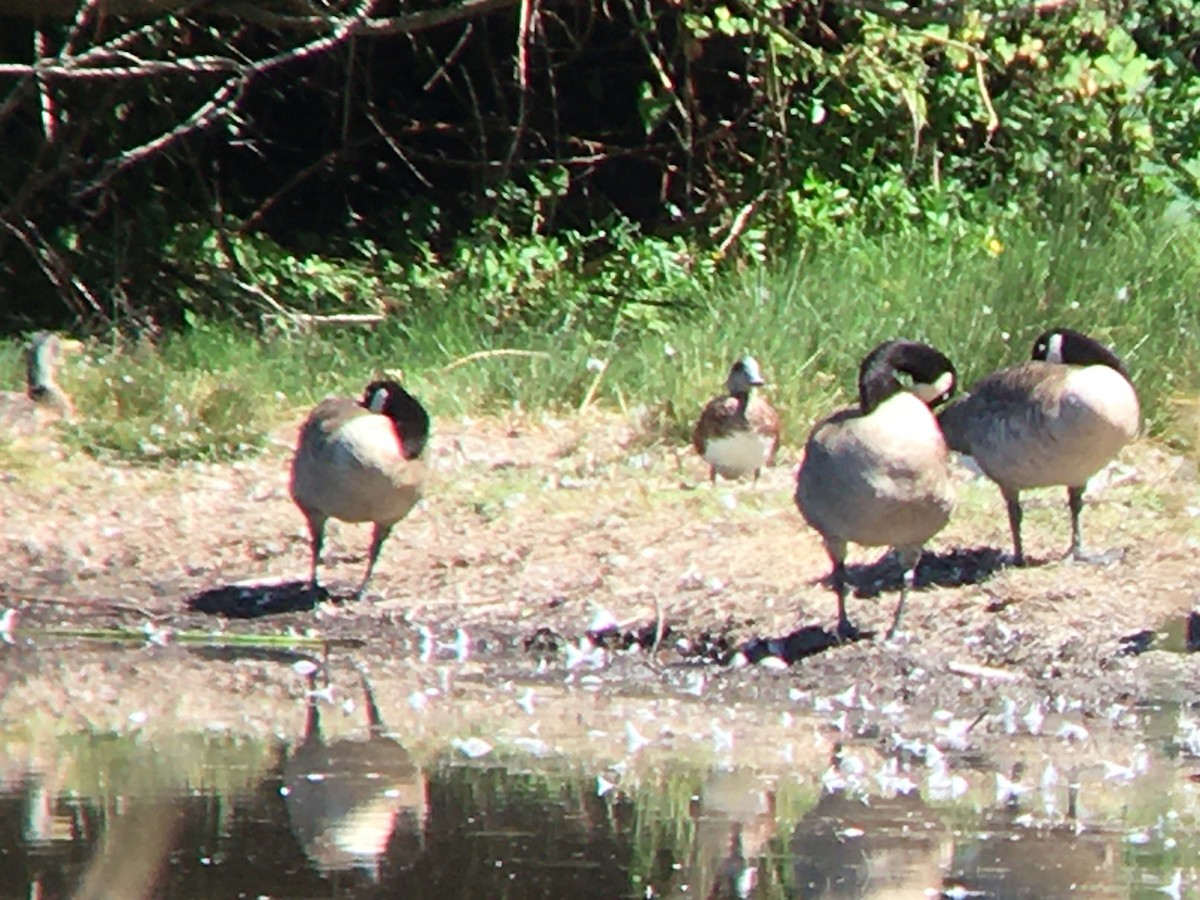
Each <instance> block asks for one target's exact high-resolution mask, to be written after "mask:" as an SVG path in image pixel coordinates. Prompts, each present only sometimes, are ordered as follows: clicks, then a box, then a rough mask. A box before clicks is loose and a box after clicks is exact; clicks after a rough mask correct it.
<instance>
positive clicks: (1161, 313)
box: [0, 207, 1200, 461]
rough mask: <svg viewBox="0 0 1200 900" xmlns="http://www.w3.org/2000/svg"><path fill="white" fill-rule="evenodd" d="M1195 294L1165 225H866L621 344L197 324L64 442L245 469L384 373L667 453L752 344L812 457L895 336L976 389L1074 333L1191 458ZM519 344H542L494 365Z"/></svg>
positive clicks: (447, 330)
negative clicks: (611, 418) (864, 361)
mask: <svg viewBox="0 0 1200 900" xmlns="http://www.w3.org/2000/svg"><path fill="white" fill-rule="evenodd" d="M992 236H994V237H995V238H996V240H998V241H999V243H998V244H997V243H994V242H991V241H990V238H991V237H992ZM1197 284H1200V226H1197V225H1191V224H1188V223H1172V222H1168V221H1167V220H1166V219H1164V218H1163V217H1161V216H1158V215H1155V214H1151V213H1145V214H1143V215H1140V216H1133V215H1129V214H1122V213H1119V212H1114V213H1100V212H1096V211H1092V210H1089V209H1087V208H1086V207H1082V208H1079V209H1066V210H1064V212H1063V215H1062V217H1061V218H1059V219H1058V220H1055V221H1050V220H1044V219H1043V220H1038V221H1032V222H1023V223H1011V224H1005V223H1003V222H1001V223H997V224H995V225H993V226H991V227H989V228H988V229H984V228H981V227H976V226H970V225H965V224H964V225H961V226H956V227H954V226H952V227H950V228H948V229H947V230H946V232H945V234H943V235H942V236H940V237H930V236H928V235H927V234H925V233H920V232H916V231H908V232H904V233H902V234H896V235H891V236H884V237H870V238H868V237H862V236H855V235H854V234H853V233H848V234H847V235H845V236H844V238H843V239H841V240H840V241H839V242H838V243H827V244H822V245H819V246H808V247H805V248H803V249H801V250H798V251H796V252H794V253H792V254H790V255H787V256H785V257H782V258H780V259H777V260H773V261H771V262H770V263H768V264H762V265H753V266H748V267H747V268H746V269H745V270H744V271H741V272H734V271H731V272H729V273H727V274H724V275H722V276H719V277H718V279H717V282H716V284H715V285H708V284H705V283H701V282H699V281H698V282H697V284H696V285H695V286H694V295H692V296H687V297H680V296H678V295H675V296H673V297H672V298H670V299H671V300H672V304H673V305H672V306H669V307H664V308H663V310H660V311H658V312H656V313H655V314H654V315H653V316H648V315H647V311H646V308H645V307H638V308H637V310H636V315H637V318H636V320H635V319H633V318H630V319H625V320H622V321H619V322H618V324H617V327H616V328H615V329H614V332H613V334H612V335H610V336H608V337H606V338H604V339H598V338H597V337H595V336H594V334H592V333H590V332H589V331H587V330H585V329H584V326H576V329H577V330H572V327H571V326H562V327H559V328H558V330H557V331H554V332H547V331H540V330H537V329H534V328H530V327H528V326H526V327H525V328H523V329H522V328H518V327H517V326H509V327H507V328H500V329H497V328H496V327H494V326H493V325H485V324H484V323H483V322H482V320H481V319H480V315H479V309H478V302H477V298H476V297H474V296H472V297H467V296H457V295H454V294H451V295H449V296H445V297H442V298H440V299H439V301H438V302H437V303H431V304H430V305H428V308H426V309H425V310H424V312H423V313H420V314H414V315H408V316H403V317H402V316H395V317H393V318H391V319H389V320H388V321H387V322H385V323H384V324H383V325H381V326H379V327H377V328H375V329H373V330H370V331H366V330H354V331H350V330H342V331H336V332H328V331H327V332H322V333H319V334H302V335H292V336H286V335H281V336H273V337H270V338H264V337H260V336H259V335H257V334H255V333H253V332H251V331H249V330H247V329H244V328H238V327H236V326H234V325H220V324H213V323H206V322H199V323H195V324H194V325H193V327H192V328H191V329H189V330H188V331H186V332H185V333H183V334H180V335H174V336H168V337H167V338H165V339H164V340H163V341H162V342H161V344H160V345H159V346H158V347H156V348H154V349H149V348H133V349H130V348H128V347H125V348H117V347H116V346H115V345H114V346H111V347H105V346H93V347H92V348H91V349H90V350H89V352H88V353H87V354H84V358H82V359H81V358H79V357H75V358H73V359H71V360H69V361H68V363H67V367H66V372H65V373H64V375H63V379H62V380H63V382H64V384H65V386H66V387H67V389H68V390H69V391H70V392H71V393H72V394H73V396H74V397H75V401H76V407H77V409H78V410H79V412H80V417H79V420H78V421H77V422H76V423H74V424H72V425H70V426H67V427H66V428H65V434H66V436H67V439H68V440H69V442H70V443H71V444H72V445H74V446H75V447H77V448H79V449H82V450H85V451H87V452H89V453H93V454H96V455H100V456H105V455H111V456H117V457H122V458H131V459H136V460H142V461H156V460H186V459H221V458H229V457H233V456H238V455H242V454H246V453H252V452H254V451H255V450H257V449H258V448H260V447H261V446H263V444H264V442H265V441H266V439H267V435H268V433H269V432H270V430H271V429H272V428H274V427H276V426H277V425H279V424H281V423H283V422H285V421H290V420H294V419H295V417H296V415H297V413H298V411H299V410H301V409H302V408H304V407H305V406H307V405H309V404H311V403H313V402H315V401H316V400H317V399H319V398H320V397H322V396H324V395H326V394H328V393H331V392H342V393H351V394H358V393H359V392H360V391H361V390H362V388H363V386H364V385H365V383H366V382H367V381H368V380H369V379H370V378H372V377H374V376H376V375H377V374H379V373H382V372H384V371H387V370H401V371H402V372H403V373H404V380H405V383H406V385H407V386H409V387H410V389H411V390H412V391H413V392H414V393H415V394H417V395H418V396H419V397H421V398H422V399H423V400H424V401H425V402H426V404H427V405H428V406H429V407H430V409H431V411H432V412H433V414H434V416H435V428H436V418H437V417H447V416H456V415H462V414H470V415H481V414H494V413H502V412H506V411H509V410H511V409H522V410H528V411H548V412H552V413H554V414H558V415H562V414H567V413H569V412H571V411H574V410H577V409H578V408H579V407H580V406H581V405H584V404H596V405H599V406H601V407H606V408H615V409H621V410H624V411H626V412H628V413H630V414H631V415H632V414H635V413H636V415H637V418H638V420H639V421H641V422H642V423H643V424H644V427H645V428H646V431H647V434H646V439H647V440H648V441H657V440H666V441H671V442H683V441H685V440H686V438H687V435H688V431H689V429H690V426H691V423H692V420H693V419H694V416H695V414H696V412H697V410H698V408H699V407H700V405H701V404H702V403H703V402H704V401H705V400H706V399H707V398H708V397H710V396H712V395H713V394H714V393H715V392H716V391H718V390H719V389H721V386H722V384H723V381H724V377H725V374H726V371H727V367H728V365H729V363H730V361H731V360H732V358H733V357H734V356H735V355H737V354H740V353H742V352H745V351H747V350H748V351H750V352H753V353H754V354H755V355H756V356H757V357H758V359H759V361H760V363H761V364H762V365H763V367H764V370H765V374H766V376H767V378H768V380H769V382H770V383H771V388H770V396H771V398H772V400H773V401H774V402H775V404H776V405H777V406H778V407H779V408H780V410H781V413H782V415H783V417H784V422H785V440H786V441H787V442H789V443H791V444H793V445H796V444H799V443H801V442H802V441H803V439H804V436H805V434H806V432H807V430H808V428H809V426H810V425H811V423H812V422H813V421H814V419H816V418H817V417H819V416H821V415H823V414H825V413H826V412H828V411H829V410H830V409H831V408H833V407H835V406H839V405H843V404H846V403H849V402H852V400H853V398H854V396H855V394H856V385H855V378H856V375H857V367H858V363H859V360H860V359H861V357H862V356H863V354H864V353H865V352H866V351H867V350H869V349H870V348H871V347H872V346H874V345H875V344H876V343H877V342H879V341H882V340H885V339H887V338H892V337H908V338H916V339H923V340H928V341H930V342H932V343H934V344H935V345H937V346H938V347H940V348H941V349H942V350H944V351H945V352H947V353H948V354H949V355H950V356H951V358H952V359H953V360H954V361H955V362H956V365H957V366H958V369H959V373H960V379H961V383H962V386H964V387H967V386H969V385H970V384H971V382H972V381H973V380H974V379H976V378H978V377H979V376H981V375H983V374H985V373H986V372H988V371H990V370H991V369H993V368H995V367H997V366H1000V365H1004V364H1009V363H1013V362H1016V361H1019V360H1022V359H1026V358H1028V355H1029V351H1030V347H1031V345H1032V342H1033V339H1034V337H1035V336H1036V335H1037V334H1038V333H1040V332H1041V331H1043V330H1044V329H1046V328H1048V327H1051V326H1053V325H1059V324H1061V325H1067V326H1071V327H1075V328H1078V329H1080V330H1084V331H1087V332H1089V333H1091V334H1093V335H1094V336H1096V337H1098V338H1100V339H1101V340H1104V341H1106V342H1108V343H1110V344H1111V345H1112V346H1113V347H1114V348H1115V349H1116V350H1117V352H1118V353H1119V354H1120V355H1121V356H1122V357H1123V358H1124V359H1125V361H1126V363H1127V365H1128V367H1129V369H1130V372H1131V374H1132V376H1133V379H1134V381H1135V383H1136V385H1137V387H1138V390H1139V393H1140V395H1141V397H1142V402H1143V409H1144V413H1145V417H1146V420H1147V424H1148V426H1149V430H1150V432H1151V433H1153V434H1156V435H1158V436H1162V437H1166V438H1168V439H1170V440H1172V441H1174V442H1177V443H1179V444H1189V443H1192V442H1194V441H1195V440H1196V434H1197V431H1196V419H1197V414H1196V407H1195V404H1194V397H1195V394H1196V391H1197V389H1198V388H1200V352H1198V348H1200V304H1198V303H1197V302H1196V301H1195V298H1194V290H1195V285H1197ZM568 318H569V317H568ZM560 321H561V319H560ZM507 350H520V351H527V352H524V353H521V354H509V353H497V352H496V351H507ZM604 364H606V365H607V368H603V365H604ZM21 377H22V370H21V366H20V351H19V346H18V344H17V343H15V342H13V343H9V344H7V345H3V346H0V379H2V380H3V382H6V384H4V386H6V387H7V386H11V387H12V388H15V389H19V387H20V380H21Z"/></svg>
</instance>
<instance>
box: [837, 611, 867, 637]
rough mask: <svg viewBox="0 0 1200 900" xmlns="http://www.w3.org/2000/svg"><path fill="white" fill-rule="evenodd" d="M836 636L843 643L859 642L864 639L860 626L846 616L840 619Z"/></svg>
mask: <svg viewBox="0 0 1200 900" xmlns="http://www.w3.org/2000/svg"><path fill="white" fill-rule="evenodd" d="M836 634H837V639H838V640H839V641H841V642H842V643H849V642H850V641H857V640H859V639H860V638H861V637H862V632H861V631H859V630H858V626H857V625H855V624H854V623H853V622H851V621H850V620H849V619H848V618H846V617H845V616H842V617H841V618H839V619H838V623H837V631H836Z"/></svg>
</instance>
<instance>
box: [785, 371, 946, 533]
mask: <svg viewBox="0 0 1200 900" xmlns="http://www.w3.org/2000/svg"><path fill="white" fill-rule="evenodd" d="M834 419H835V420H836V419H837V417H836V416H835V417H834ZM824 428H826V426H818V428H817V429H816V430H815V431H814V432H813V438H812V439H810V441H809V444H808V448H807V450H806V454H805V460H804V462H803V464H802V465H801V468H800V476H799V479H798V481H797V485H796V503H797V505H798V506H799V507H800V512H801V513H802V514H803V516H804V518H805V519H806V520H807V521H808V522H809V524H811V525H812V526H813V527H814V528H816V529H817V530H818V531H820V532H821V533H822V534H823V535H826V536H827V537H832V538H835V539H839V540H843V541H852V542H854V543H856V544H862V545H864V546H868V547H880V546H897V547H906V546H914V547H915V546H920V545H922V544H924V543H925V542H926V541H928V540H929V539H930V538H931V537H933V536H934V535H935V534H937V533H938V532H939V531H941V529H942V528H944V527H945V525H946V523H947V522H948V521H949V519H950V513H951V511H952V510H953V508H954V488H953V484H952V483H951V482H950V480H949V478H948V472H947V460H948V457H949V453H948V451H947V449H946V445H945V442H944V440H943V438H942V434H941V431H940V430H939V429H938V427H937V423H936V421H935V420H934V418H933V415H932V414H931V413H930V412H929V408H928V407H927V406H925V404H924V403H923V402H921V401H920V400H919V399H917V398H916V397H915V396H913V395H912V394H910V393H907V392H905V393H903V394H898V395H896V396H895V397H893V398H891V399H889V400H886V401H884V402H883V403H882V404H880V405H879V406H878V407H876V409H875V410H874V411H873V412H872V413H871V414H870V415H868V416H863V417H860V418H854V417H849V418H845V419H843V420H842V421H841V422H835V423H833V426H832V428H833V430H832V431H829V432H826V433H825V434H823V433H822V432H823V429H824ZM828 435H833V436H832V437H829V436H828Z"/></svg>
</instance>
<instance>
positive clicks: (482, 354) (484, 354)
mask: <svg viewBox="0 0 1200 900" xmlns="http://www.w3.org/2000/svg"><path fill="white" fill-rule="evenodd" d="M493 356H529V357H534V358H537V359H550V358H551V356H550V354H549V353H544V352H542V351H541V350H511V349H508V348H505V347H501V348H499V349H496V350H476V351H475V352H474V353H468V354H467V355H466V356H461V357H459V358H458V359H456V360H454V362H452V363H449V364H448V365H445V366H442V368H441V369H440V370H439V371H440V373H441V374H442V375H445V374H446V373H447V372H453V371H454V370H455V369H457V368H459V367H461V366H465V365H466V364H467V363H470V362H475V360H477V359H490V358H491V357H493Z"/></svg>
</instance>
